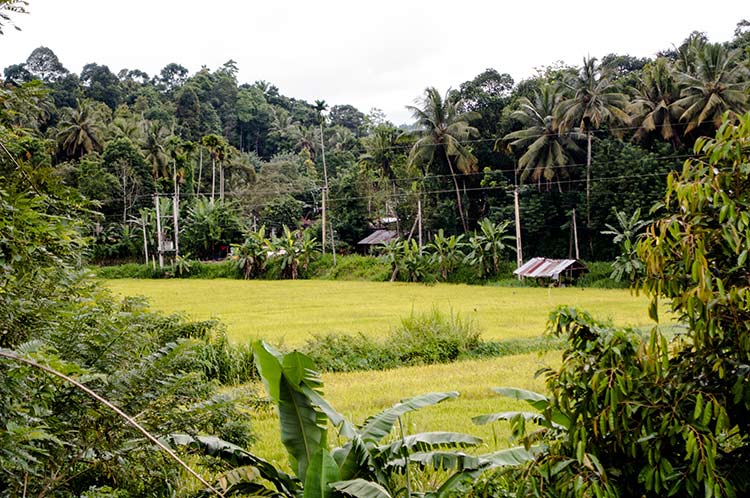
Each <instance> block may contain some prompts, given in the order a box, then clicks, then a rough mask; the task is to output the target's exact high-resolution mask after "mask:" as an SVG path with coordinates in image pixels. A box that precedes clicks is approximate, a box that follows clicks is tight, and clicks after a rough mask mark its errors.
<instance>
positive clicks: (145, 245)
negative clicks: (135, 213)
mask: <svg viewBox="0 0 750 498" xmlns="http://www.w3.org/2000/svg"><path fill="white" fill-rule="evenodd" d="M141 227H143V254H144V255H145V256H146V266H148V238H147V237H146V213H142V214H141Z"/></svg>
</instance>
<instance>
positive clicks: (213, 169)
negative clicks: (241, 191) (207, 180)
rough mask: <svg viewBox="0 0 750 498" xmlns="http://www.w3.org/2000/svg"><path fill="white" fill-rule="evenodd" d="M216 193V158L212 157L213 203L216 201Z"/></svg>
mask: <svg viewBox="0 0 750 498" xmlns="http://www.w3.org/2000/svg"><path fill="white" fill-rule="evenodd" d="M215 195H216V159H215V158H213V157H212V158H211V204H213V203H214V197H215Z"/></svg>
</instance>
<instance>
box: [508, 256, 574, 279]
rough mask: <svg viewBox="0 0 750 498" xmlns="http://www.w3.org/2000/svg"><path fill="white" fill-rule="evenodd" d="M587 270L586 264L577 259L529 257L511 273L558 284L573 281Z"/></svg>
mask: <svg viewBox="0 0 750 498" xmlns="http://www.w3.org/2000/svg"><path fill="white" fill-rule="evenodd" d="M588 271H589V269H588V268H586V265H585V264H583V263H582V262H580V261H578V260H577V259H549V258H531V259H530V260H528V261H527V262H526V263H524V264H523V265H521V266H520V267H518V268H517V269H515V270H514V271H513V274H514V275H518V276H520V277H523V278H536V279H550V280H552V281H553V282H555V283H556V284H558V285H559V284H561V283H566V282H573V281H575V279H576V278H578V277H579V276H581V275H582V274H584V273H588Z"/></svg>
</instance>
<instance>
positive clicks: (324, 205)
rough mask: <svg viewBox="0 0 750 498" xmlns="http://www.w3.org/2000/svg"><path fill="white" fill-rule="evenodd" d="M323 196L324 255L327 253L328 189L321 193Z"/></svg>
mask: <svg viewBox="0 0 750 498" xmlns="http://www.w3.org/2000/svg"><path fill="white" fill-rule="evenodd" d="M321 194H323V199H322V201H321V206H322V209H323V232H322V239H323V254H325V253H326V188H325V187H323V191H322V192H321Z"/></svg>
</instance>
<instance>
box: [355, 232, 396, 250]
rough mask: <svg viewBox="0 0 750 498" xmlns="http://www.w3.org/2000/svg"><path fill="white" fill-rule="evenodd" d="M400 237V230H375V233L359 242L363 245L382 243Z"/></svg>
mask: <svg viewBox="0 0 750 498" xmlns="http://www.w3.org/2000/svg"><path fill="white" fill-rule="evenodd" d="M397 237H398V232H396V231H395V230H375V231H374V232H373V233H371V234H370V235H368V236H367V237H365V238H364V239H362V240H360V241H359V242H357V244H362V245H368V246H369V245H375V244H382V243H384V242H390V241H391V240H393V239H395V238H397Z"/></svg>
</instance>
